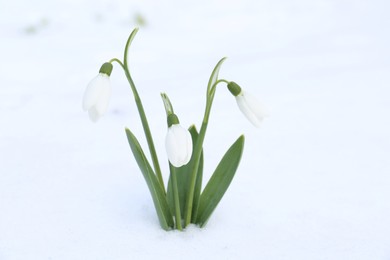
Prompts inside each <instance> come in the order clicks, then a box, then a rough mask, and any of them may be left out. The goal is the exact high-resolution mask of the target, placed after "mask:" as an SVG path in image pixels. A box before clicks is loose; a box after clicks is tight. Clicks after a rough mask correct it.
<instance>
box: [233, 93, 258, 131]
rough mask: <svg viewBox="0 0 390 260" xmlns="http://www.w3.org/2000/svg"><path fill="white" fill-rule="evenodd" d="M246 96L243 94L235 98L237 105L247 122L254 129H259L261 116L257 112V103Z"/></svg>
mask: <svg viewBox="0 0 390 260" xmlns="http://www.w3.org/2000/svg"><path fill="white" fill-rule="evenodd" d="M247 96H248V94H247V93H245V92H243V93H241V94H240V95H238V96H237V97H236V101H237V105H238V107H239V108H240V110H241V112H242V113H243V114H244V115H245V116H246V117H247V118H248V120H249V121H250V122H251V123H252V124H253V125H254V126H256V127H260V123H261V120H262V114H261V113H260V112H259V111H257V108H256V106H257V101H256V100H255V99H254V98H249V99H250V100H249V102H248V98H247Z"/></svg>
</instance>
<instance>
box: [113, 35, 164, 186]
mask: <svg viewBox="0 0 390 260" xmlns="http://www.w3.org/2000/svg"><path fill="white" fill-rule="evenodd" d="M137 32H138V28H136V29H134V30H133V32H132V33H131V34H130V36H129V38H128V40H127V42H126V46H125V54H124V60H123V63H122V62H121V61H120V60H119V59H117V58H113V59H111V60H110V62H114V61H115V62H117V63H118V64H119V65H120V66H121V67H122V68H123V70H124V72H125V75H126V78H127V81H128V82H129V84H130V87H131V90H132V92H133V95H134V99H135V103H136V105H137V109H138V113H139V116H140V118H141V123H142V127H143V129H144V132H145V137H146V141H147V143H148V147H149V151H150V156H151V157H152V161H153V168H154V171H155V172H156V175H157V179H158V181H159V183H160V186H161V188H162V190H163V191H164V193H166V192H165V186H164V180H163V177H162V173H161V168H160V164H159V162H158V157H157V153H156V148H155V146H154V142H153V138H152V134H151V132H150V128H149V124H148V120H147V118H146V115H145V110H144V107H143V105H142V102H141V98H140V97H139V94H138V91H137V88H136V87H135V84H134V81H133V79H132V78H131V75H130V70H129V67H128V63H127V56H128V55H127V54H128V50H129V47H130V45H131V42H132V40H133V39H134V37H135V35H136V33H137Z"/></svg>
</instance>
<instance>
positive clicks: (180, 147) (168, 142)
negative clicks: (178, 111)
mask: <svg viewBox="0 0 390 260" xmlns="http://www.w3.org/2000/svg"><path fill="white" fill-rule="evenodd" d="M165 148H166V150H167V154H168V159H169V161H170V163H171V164H172V165H173V166H175V167H181V166H183V165H186V164H187V163H188V162H189V161H190V159H191V155H192V138H191V134H190V132H189V131H188V130H187V129H185V128H184V127H182V126H181V125H180V124H179V119H178V118H177V116H176V115H175V114H170V115H168V133H167V136H166V139H165Z"/></svg>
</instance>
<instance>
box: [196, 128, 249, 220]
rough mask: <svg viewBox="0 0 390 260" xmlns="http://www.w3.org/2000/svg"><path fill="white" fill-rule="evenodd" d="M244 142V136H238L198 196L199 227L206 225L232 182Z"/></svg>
mask: <svg viewBox="0 0 390 260" xmlns="http://www.w3.org/2000/svg"><path fill="white" fill-rule="evenodd" d="M244 140H245V139H244V136H243V135H242V136H240V137H239V138H238V139H237V141H236V142H235V143H234V144H233V145H232V146H231V147H230V148H229V150H228V151H227V152H226V153H225V155H224V156H223V158H222V160H221V162H220V163H219V164H218V166H217V168H216V169H215V172H214V173H213V175H212V176H211V178H210V180H209V182H208V183H207V185H206V187H205V189H204V190H203V192H202V195H201V196H200V203H199V209H198V217H197V221H196V223H197V224H199V225H200V226H201V227H203V226H204V225H205V224H206V223H207V220H208V219H209V217H210V216H211V214H212V213H213V211H214V209H215V208H216V207H217V205H218V203H219V202H220V200H221V199H222V197H223V195H224V194H225V192H226V190H227V189H228V187H229V185H230V183H231V181H232V180H233V177H234V174H235V173H236V170H237V167H238V164H239V163H240V159H241V155H242V151H243V148H244Z"/></svg>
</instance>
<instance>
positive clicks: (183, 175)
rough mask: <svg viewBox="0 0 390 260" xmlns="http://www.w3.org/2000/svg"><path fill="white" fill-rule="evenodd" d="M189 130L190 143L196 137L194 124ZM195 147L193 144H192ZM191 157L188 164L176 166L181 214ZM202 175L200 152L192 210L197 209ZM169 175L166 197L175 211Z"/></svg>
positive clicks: (191, 161) (183, 207) (184, 201)
mask: <svg viewBox="0 0 390 260" xmlns="http://www.w3.org/2000/svg"><path fill="white" fill-rule="evenodd" d="M189 131H190V133H191V137H192V143H193V144H195V143H196V141H197V138H198V131H197V130H196V128H195V126H194V125H192V126H190V128H189ZM193 147H195V145H194V146H193ZM193 164H194V162H193V158H191V160H190V161H189V163H188V164H186V165H184V166H182V167H180V168H176V178H177V186H178V191H179V202H180V211H181V212H182V214H184V212H185V211H184V210H185V208H186V203H187V196H188V190H189V186H190V179H191V176H190V175H191V172H192V169H193ZM202 175H203V152H202V154H201V158H200V162H199V167H198V174H197V179H196V185H195V193H194V202H193V211H194V210H195V209H197V207H198V202H199V197H200V191H201V187H202ZM171 181H172V180H171V176H170V177H169V181H168V189H167V198H168V204H169V207H170V208H171V210H172V212H175V211H174V209H175V203H174V196H173V188H172V183H171Z"/></svg>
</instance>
